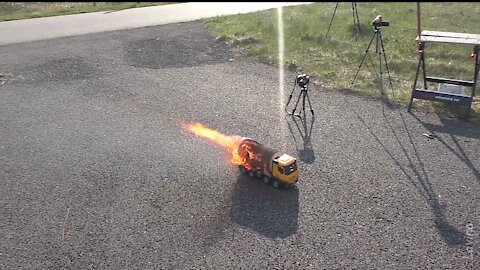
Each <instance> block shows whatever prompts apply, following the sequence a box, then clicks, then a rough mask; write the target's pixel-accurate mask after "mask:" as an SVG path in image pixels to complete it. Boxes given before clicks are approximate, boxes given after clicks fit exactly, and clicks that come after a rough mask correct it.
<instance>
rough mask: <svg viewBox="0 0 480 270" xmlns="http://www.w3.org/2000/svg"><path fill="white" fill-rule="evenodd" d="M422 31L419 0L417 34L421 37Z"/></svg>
mask: <svg viewBox="0 0 480 270" xmlns="http://www.w3.org/2000/svg"><path fill="white" fill-rule="evenodd" d="M421 33H422V28H421V23H420V2H417V35H418V37H419V38H420V35H421Z"/></svg>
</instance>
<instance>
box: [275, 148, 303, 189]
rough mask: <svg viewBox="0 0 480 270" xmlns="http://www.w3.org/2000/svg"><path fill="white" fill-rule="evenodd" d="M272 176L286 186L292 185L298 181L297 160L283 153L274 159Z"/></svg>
mask: <svg viewBox="0 0 480 270" xmlns="http://www.w3.org/2000/svg"><path fill="white" fill-rule="evenodd" d="M272 176H273V177H274V178H276V179H278V180H280V181H281V182H282V183H283V184H284V185H286V186H292V185H294V184H295V183H296V182H297V181H298V176H299V173H298V168H297V160H296V159H295V158H294V157H292V156H289V155H287V154H283V155H281V156H279V157H277V158H275V159H274V160H273V168H272Z"/></svg>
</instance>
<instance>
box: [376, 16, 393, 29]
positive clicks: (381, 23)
mask: <svg viewBox="0 0 480 270" xmlns="http://www.w3.org/2000/svg"><path fill="white" fill-rule="evenodd" d="M372 26H373V27H374V28H375V31H380V29H381V28H382V26H390V22H388V21H384V20H383V17H382V15H377V17H375V19H373V21H372Z"/></svg>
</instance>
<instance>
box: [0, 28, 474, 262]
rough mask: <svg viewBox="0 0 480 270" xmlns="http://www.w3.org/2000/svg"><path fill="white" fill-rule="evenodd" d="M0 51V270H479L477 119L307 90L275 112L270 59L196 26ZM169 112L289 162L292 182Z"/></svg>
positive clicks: (93, 36) (276, 85)
mask: <svg viewBox="0 0 480 270" xmlns="http://www.w3.org/2000/svg"><path fill="white" fill-rule="evenodd" d="M0 58H1V59H2V65H1V66H0V73H2V74H3V76H2V81H3V83H2V84H1V85H0V94H1V97H2V98H1V99H0V137H1V140H0V149H1V151H0V239H1V241H0V265H1V266H2V269H479V261H480V260H479V259H478V258H479V257H478V256H479V255H478V250H479V249H478V247H479V243H480V238H479V233H478V228H479V225H480V223H479V210H478V205H479V203H480V195H479V194H480V173H479V168H480V158H479V156H478V153H479V152H480V143H479V142H480V129H479V126H478V124H474V123H468V122H466V121H463V120H460V119H452V118H446V117H443V116H439V115H436V114H435V113H431V112H425V111H421V110H418V109H414V110H413V111H412V114H409V113H407V112H406V109H405V108H403V107H398V106H396V105H387V104H384V103H382V102H380V101H379V100H377V99H373V98H367V97H363V96H360V95H355V94H352V93H350V92H349V91H347V90H331V89H324V88H322V87H319V86H316V85H313V83H312V85H311V88H310V90H309V97H310V99H311V100H312V104H313V109H314V112H315V120H314V121H312V117H311V116H310V115H309V112H308V111H307V114H306V118H304V119H305V122H302V121H303V120H300V119H296V120H294V119H292V118H290V117H286V118H285V117H284V116H282V115H280V114H279V107H280V105H279V104H278V101H279V82H278V70H277V68H276V67H275V66H272V65H269V64H265V63H261V62H258V61H256V60H254V59H251V58H249V57H246V56H244V55H242V54H241V53H239V52H238V51H236V50H235V49H234V48H232V47H230V46H229V45H227V44H225V43H223V42H221V41H218V40H215V38H214V37H213V36H211V34H210V33H209V32H208V31H207V30H206V29H205V28H204V26H203V25H202V23H201V22H189V23H178V24H169V25H163V26H156V27H148V28H141V29H131V30H122V31H112V32H108V33H97V34H90V35H81V36H74V37H65V38H59V39H52V40H45V41H38V42H32V43H21V44H12V45H4V46H0ZM285 74H286V77H285V83H286V86H285V89H284V95H285V96H287V95H288V93H289V92H290V91H291V85H290V82H291V81H292V79H293V78H294V76H295V74H294V73H291V72H288V71H286V73H285ZM320 80H321V78H320ZM183 122H200V123H203V124H205V125H207V126H209V127H212V128H214V129H216V130H219V131H221V132H223V133H226V134H235V135H240V136H248V137H250V138H253V139H255V140H257V141H259V142H261V143H264V144H267V145H269V146H272V147H278V148H279V149H280V150H282V151H284V152H286V153H289V154H292V155H294V156H296V157H298V158H299V169H300V173H301V178H300V181H299V183H298V186H297V187H296V188H294V189H292V190H275V189H274V188H273V187H271V186H267V185H265V184H263V183H262V182H261V181H260V180H255V179H249V178H246V177H244V176H239V173H238V171H237V169H236V167H235V166H234V165H232V164H229V163H228V162H227V161H226V160H227V159H228V157H227V156H226V153H225V152H224V150H223V149H221V148H219V147H216V146H215V145H213V144H211V143H210V142H207V141H204V140H202V139H199V138H196V137H195V136H193V135H192V134H189V133H188V132H186V131H185V130H183V129H182V128H181V123H183ZM424 133H427V134H432V135H433V136H434V137H433V139H431V138H428V137H426V136H423V135H422V134H424ZM305 134H307V135H305Z"/></svg>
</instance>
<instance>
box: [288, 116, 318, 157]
mask: <svg viewBox="0 0 480 270" xmlns="http://www.w3.org/2000/svg"><path fill="white" fill-rule="evenodd" d="M286 121H287V124H288V129H289V131H290V134H291V135H292V137H293V140H294V141H295V148H296V149H297V154H298V158H299V159H300V160H301V161H303V162H305V163H308V164H312V163H313V162H314V161H315V151H314V150H313V145H312V130H313V123H314V122H315V116H313V115H312V118H311V119H310V120H307V117H306V116H305V114H303V117H300V118H298V117H295V116H290V115H287V116H286ZM290 122H292V123H293V124H290ZM308 122H309V123H308ZM292 126H295V127H296V128H297V130H298V135H299V136H298V135H296V132H295V131H294V129H293V128H292ZM297 136H298V137H300V138H301V143H299V142H298V141H299V140H297V138H296V137H297ZM299 145H300V146H301V149H299Z"/></svg>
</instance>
